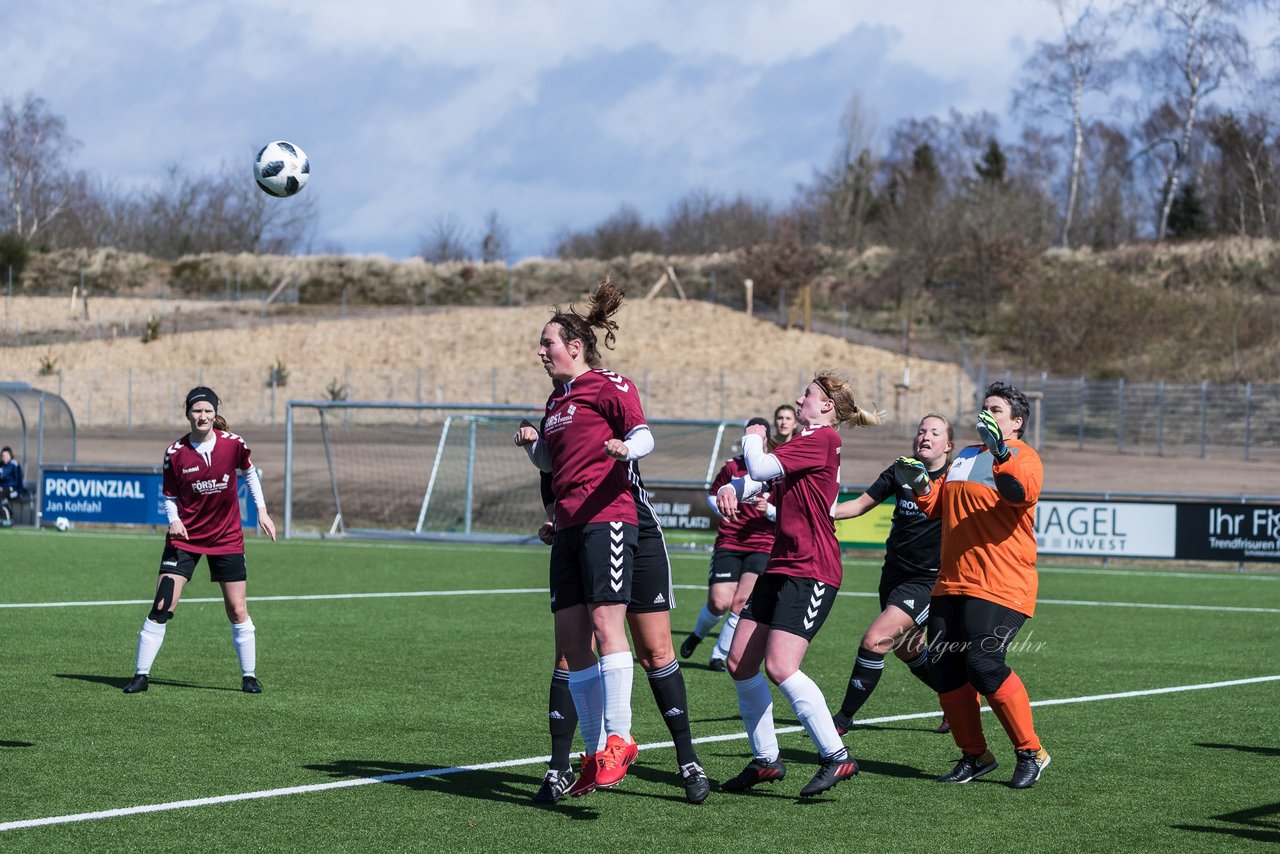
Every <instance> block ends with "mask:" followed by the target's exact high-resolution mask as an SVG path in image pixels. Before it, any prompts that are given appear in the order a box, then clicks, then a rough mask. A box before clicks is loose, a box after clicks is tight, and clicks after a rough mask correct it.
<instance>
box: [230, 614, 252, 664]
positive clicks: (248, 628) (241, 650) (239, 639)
mask: <svg viewBox="0 0 1280 854" xmlns="http://www.w3.org/2000/svg"><path fill="white" fill-rule="evenodd" d="M231 644H232V646H234V647H235V648H236V658H238V659H240V673H241V675H243V676H253V675H255V673H256V670H257V667H258V640H257V636H256V634H255V633H254V629H253V620H252V619H249V620H245V621H244V622H243V623H232V624H231Z"/></svg>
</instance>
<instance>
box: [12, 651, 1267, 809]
mask: <svg viewBox="0 0 1280 854" xmlns="http://www.w3.org/2000/svg"><path fill="white" fill-rule="evenodd" d="M1276 681H1280V675H1277V676H1253V677H1250V678H1248V679H1232V680H1228V681H1225V682H1202V683H1200V684H1197V685H1174V686H1170V687H1167V688H1148V689H1146V690H1143V691H1120V692H1116V693H1112V694H1091V695H1089V696H1085V697H1062V698H1060V699H1056V700H1036V701H1034V702H1032V703H1031V705H1032V706H1061V705H1067V704H1069V703H1096V702H1101V701H1103V700H1123V699H1130V698H1133V697H1151V696H1156V695H1160V694H1177V693H1182V692H1185V691H1205V690H1210V689H1214V688H1232V687H1236V686H1239V685H1256V684H1259V683H1263V682H1276ZM982 711H984V712H989V711H991V709H990V708H989V707H987V706H983V707H982ZM941 715H942V712H940V711H931V712H913V713H911V714H905V715H887V716H885V717H880V718H867V719H866V720H861V721H854V723H855V724H856V725H858V726H867V725H870V724H883V723H895V722H898V721H909V720H918V719H921V718H936V717H940V716H941ZM803 731H804V728H803V727H798V726H792V727H781V728H779V729H778V734H779V735H790V734H791V733H797V732H803ZM746 737H747V734H746V733H745V732H736V733H728V734H725V735H712V736H706V737H704V738H695V739H694V740H693V741H694V743H695V744H709V743H711V742H718V741H739V740H741V739H744V738H746ZM672 746H673V743H672V742H670V741H660V742H653V743H650V744H642V745H640V746H639V748H640V750H656V749H661V748H667V747H672ZM550 758H551V757H550V756H529V757H526V758H524V759H504V760H500V761H498V762H484V763H481V764H478V765H456V766H454V767H452V768H431V769H427V770H423V771H405V772H403V773H400V774H381V775H378V776H376V777H359V778H356V779H354V780H335V781H331V782H328V783H312V784H310V785H305V786H286V787H283V788H279V789H264V790H261V791H257V792H237V793H235V794H230V795H214V796H211V797H205V798H188V799H187V800H182V801H169V802H168V803H160V804H143V805H141V806H134V807H117V808H115V809H109V810H98V811H96V812H82V813H72V814H70V815H53V816H45V817H44V818H28V819H21V820H19V821H7V822H4V823H2V824H0V832H4V831H8V830H22V829H25V828H31V827H47V826H49V825H55V824H74V823H77V822H84V821H99V820H101V819H105V818H122V817H124V816H131V815H143V814H146V813H155V812H170V811H173V810H182V809H193V808H195V807H204V806H212V805H214V804H228V803H234V802H236V801H254V800H263V799H266V798H280V797H286V796H288V795H306V794H311V793H313V792H327V791H332V790H335V789H351V788H355V787H356V786H371V785H373V784H375V783H394V782H398V781H400V780H418V779H422V778H425V777H444V776H446V775H448V774H460V773H463V772H466V771H488V770H491V769H494V768H515V767H519V766H522V765H538V764H540V763H543V762H547V761H548V760H550Z"/></svg>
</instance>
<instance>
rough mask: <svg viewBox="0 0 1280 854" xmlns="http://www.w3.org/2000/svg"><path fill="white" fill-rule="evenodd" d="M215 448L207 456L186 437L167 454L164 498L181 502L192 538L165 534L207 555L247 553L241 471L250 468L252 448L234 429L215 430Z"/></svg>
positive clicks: (182, 515) (169, 539)
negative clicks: (239, 492) (240, 480)
mask: <svg viewBox="0 0 1280 854" xmlns="http://www.w3.org/2000/svg"><path fill="white" fill-rule="evenodd" d="M213 434H214V436H215V440H214V443H213V450H212V451H211V452H210V453H209V456H208V457H206V456H205V455H204V454H202V453H200V452H199V451H197V450H196V449H195V447H194V446H193V445H192V444H191V436H190V435H187V436H183V437H182V438H181V439H179V440H178V441H176V442H174V443H173V444H172V445H170V446H169V447H168V448H167V449H165V452H164V487H163V492H164V497H165V498H169V499H172V500H173V501H174V503H176V504H177V505H178V518H179V519H180V520H182V524H183V525H185V526H186V528H187V539H185V540H181V539H174V538H172V537H170V536H168V535H166V536H165V545H168V544H169V543H173V545H175V546H177V547H178V548H180V549H183V550H184V551H189V552H196V553H198V554H206V555H226V554H239V553H241V552H243V551H244V532H243V531H241V530H240V500H239V498H238V497H237V494H236V492H237V487H238V484H239V480H238V477H237V474H236V472H237V471H248V470H249V469H250V468H251V467H252V466H253V462H252V461H251V460H250V459H249V446H248V445H246V444H245V442H244V439H242V438H240V437H239V436H237V435H236V434H235V433H228V432H226V431H224V430H215V431H213Z"/></svg>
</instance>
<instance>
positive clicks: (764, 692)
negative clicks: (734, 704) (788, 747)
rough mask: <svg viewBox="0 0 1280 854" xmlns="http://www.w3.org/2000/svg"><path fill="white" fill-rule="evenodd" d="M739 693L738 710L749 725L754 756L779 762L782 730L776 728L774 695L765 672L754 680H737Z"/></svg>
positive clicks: (736, 684)
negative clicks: (780, 733)
mask: <svg viewBox="0 0 1280 854" xmlns="http://www.w3.org/2000/svg"><path fill="white" fill-rule="evenodd" d="M733 687H734V688H735V689H736V690H737V692H738V711H739V712H741V713H742V722H743V723H744V724H746V727H747V741H748V742H750V744H751V755H752V756H754V757H755V758H756V759H760V760H762V761H764V762H776V761H778V733H777V732H776V731H775V730H774V728H773V694H772V693H770V691H769V683H768V682H767V681H766V680H765V678H764V674H763V673H757V674H756V675H755V676H752V677H751V678H750V679H743V680H741V681H739V680H737V679H735V680H733Z"/></svg>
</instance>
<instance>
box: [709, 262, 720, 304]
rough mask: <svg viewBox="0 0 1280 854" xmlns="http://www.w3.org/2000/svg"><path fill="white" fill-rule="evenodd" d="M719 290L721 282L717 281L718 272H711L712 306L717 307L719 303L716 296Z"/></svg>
mask: <svg viewBox="0 0 1280 854" xmlns="http://www.w3.org/2000/svg"><path fill="white" fill-rule="evenodd" d="M719 289H720V287H719V282H718V281H717V280H716V271H715V270H712V271H711V304H712V305H715V304H716V303H717V302H718V300H717V299H716V296H717V293H716V292H717V291H718V290H719Z"/></svg>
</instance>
